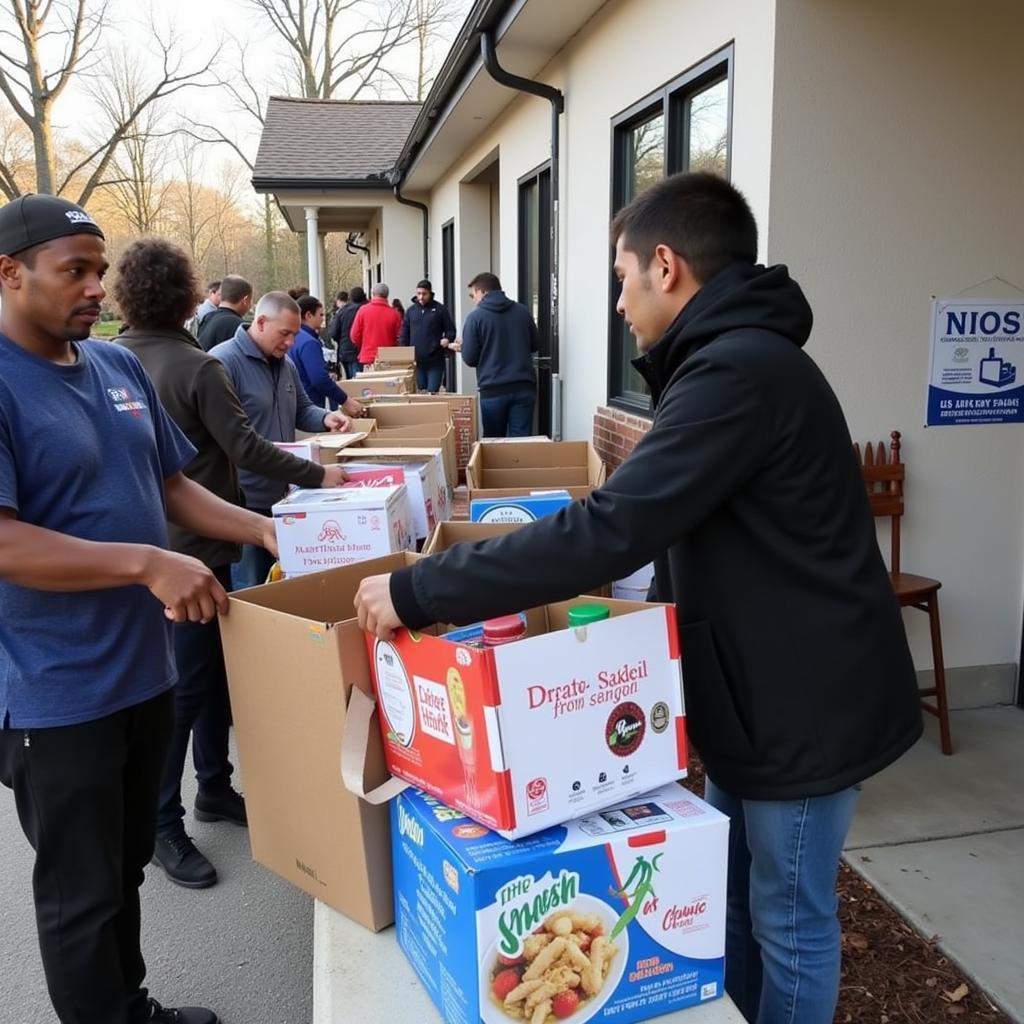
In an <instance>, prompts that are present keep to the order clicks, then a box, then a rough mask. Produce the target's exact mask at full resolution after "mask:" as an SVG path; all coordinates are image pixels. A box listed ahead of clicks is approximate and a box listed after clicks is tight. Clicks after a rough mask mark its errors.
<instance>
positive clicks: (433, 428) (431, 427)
mask: <svg viewBox="0 0 1024 1024" xmlns="http://www.w3.org/2000/svg"><path fill="white" fill-rule="evenodd" d="M359 422H360V423H361V422H362V421H361V420H360V421H359ZM374 422H376V421H374ZM360 444H361V446H362V447H364V448H374V447H375V448H440V449H442V451H443V453H444V476H445V479H446V480H447V481H448V482H449V486H451V485H452V484H453V482H454V480H455V478H456V476H457V475H458V472H459V469H458V463H457V462H456V458H455V432H454V430H453V429H452V425H451V424H450V423H444V424H442V423H420V424H418V425H416V426H412V427H380V426H379V425H378V429H377V430H376V431H374V432H373V433H372V434H369V435H368V436H367V437H366V438H364V439H363V441H362V442H360Z"/></svg>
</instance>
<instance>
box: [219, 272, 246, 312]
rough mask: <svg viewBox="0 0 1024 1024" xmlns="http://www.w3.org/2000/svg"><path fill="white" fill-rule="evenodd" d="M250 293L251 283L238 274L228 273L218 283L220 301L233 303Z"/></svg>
mask: <svg viewBox="0 0 1024 1024" xmlns="http://www.w3.org/2000/svg"><path fill="white" fill-rule="evenodd" d="M250 295H252V285H251V284H249V282H248V281H246V279H245V278H244V277H239V276H238V274H228V276H227V277H225V278H224V280H223V281H221V283H220V301H221V302H230V303H231V304H232V305H234V304H235V303H236V302H241V301H242V299H245V298H247V297H248V296H250Z"/></svg>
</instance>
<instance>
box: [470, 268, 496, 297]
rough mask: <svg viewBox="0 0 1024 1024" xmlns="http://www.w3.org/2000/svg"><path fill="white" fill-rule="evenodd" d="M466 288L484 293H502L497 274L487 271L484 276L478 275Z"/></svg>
mask: <svg viewBox="0 0 1024 1024" xmlns="http://www.w3.org/2000/svg"><path fill="white" fill-rule="evenodd" d="M466 287H467V288H471V289H474V290H479V291H482V292H500V291H501V282H500V281H499V280H498V277H497V275H496V274H492V273H490V272H489V271H487V270H485V271H484V272H483V273H482V274H477V275H476V277H474V278H473V280H472V281H470V282H469V284H468V285H466Z"/></svg>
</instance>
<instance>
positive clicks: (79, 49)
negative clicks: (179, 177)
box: [0, 0, 210, 205]
mask: <svg viewBox="0 0 1024 1024" xmlns="http://www.w3.org/2000/svg"><path fill="white" fill-rule="evenodd" d="M106 24H107V7H106V2H105V0H104V2H102V3H100V4H98V5H97V4H95V3H94V4H92V6H90V5H89V0H0V43H2V45H0V93H2V94H3V95H4V96H5V97H6V99H7V101H8V103H10V105H11V108H12V109H13V111H14V113H15V115H16V116H17V117H18V118H19V119H20V120H21V122H22V123H23V124H24V125H25V126H26V127H27V128H28V130H29V131H30V132H31V134H32V141H33V152H34V161H35V190H36V191H37V192H46V193H51V194H54V195H62V194H63V193H64V192H65V191H66V190H67V189H68V188H70V187H71V186H72V183H75V186H76V187H75V192H76V193H77V195H76V200H77V202H79V203H81V204H83V205H84V204H85V203H87V202H88V201H89V197H90V196H91V195H92V193H93V192H94V191H95V190H96V188H97V187H98V186H99V185H100V184H101V183H102V182H103V178H104V175H105V174H106V172H107V170H108V168H109V166H110V164H111V161H112V160H113V158H114V153H115V151H116V150H117V148H118V147H119V146H120V145H121V143H122V142H123V141H124V140H125V138H126V137H127V136H128V135H129V134H131V133H132V132H133V131H134V130H135V128H136V125H137V123H138V121H139V118H140V116H141V115H142V114H143V113H144V112H145V111H146V110H147V109H148V108H149V107H150V106H152V105H153V104H154V103H155V102H156V101H157V100H158V99H160V98H161V97H163V96H169V95H171V94H172V93H175V92H178V91H179V90H180V89H183V88H186V87H187V86H190V85H198V84H201V80H202V78H203V77H204V76H205V74H206V72H207V70H208V69H209V65H210V61H209V60H208V61H206V62H205V63H204V64H203V65H202V66H199V67H196V68H194V69H193V70H185V69H184V66H183V65H184V58H183V57H182V56H181V55H180V53H178V52H177V48H176V46H175V44H174V40H173V37H172V38H170V39H168V40H167V41H166V42H165V41H163V40H161V39H159V38H157V39H156V44H157V47H158V49H159V52H160V54H161V57H162V62H161V72H160V74H159V76H158V77H156V78H155V79H154V80H152V81H150V82H148V83H146V85H145V87H143V88H141V90H140V91H139V93H138V95H137V97H136V101H135V103H134V104H130V105H126V106H124V107H123V108H119V109H118V112H117V115H116V116H115V117H113V118H112V120H111V123H110V124H108V125H106V126H105V130H104V131H103V133H102V136H103V137H102V140H101V141H98V142H97V143H96V144H95V145H93V146H91V147H90V148H89V150H88V152H87V153H85V155H84V156H83V157H82V159H81V160H80V161H78V162H77V163H76V164H74V165H73V166H72V167H70V168H68V169H67V170H66V171H63V172H62V174H60V175H58V173H57V167H56V160H55V156H54V146H53V110H54V105H55V104H56V102H57V100H58V99H59V98H60V96H61V94H62V93H63V92H64V90H65V89H66V87H67V85H68V83H69V82H70V81H71V79H72V77H73V76H75V75H77V76H84V75H86V74H92V75H94V76H97V77H98V75H99V71H98V63H99V61H100V60H101V55H100V51H99V50H98V48H97V47H98V43H99V41H100V37H101V35H102V33H103V31H104V29H105V27H106ZM154 35H155V33H154ZM58 50H59V51H60V58H59V59H58V60H57V61H56V62H55V64H53V65H52V66H51V65H50V64H49V63H48V61H47V55H48V54H50V53H52V52H55V51H58ZM44 51H46V53H45V54H44ZM101 88H102V87H101ZM110 112H111V111H109V110H108V113H110ZM10 172H11V169H10V168H9V167H8V166H6V164H4V163H3V162H0V191H2V192H3V194H4V195H6V196H7V198H8V199H13V198H14V197H15V196H17V195H20V194H21V189H20V187H18V185H17V182H16V180H15V178H14V175H12V174H11V173H10ZM83 177H84V181H83V180H82V179H83ZM79 181H81V184H80V185H78V184H77V183H78V182H79Z"/></svg>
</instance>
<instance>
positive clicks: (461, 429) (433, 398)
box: [370, 392, 480, 486]
mask: <svg viewBox="0 0 1024 1024" xmlns="http://www.w3.org/2000/svg"><path fill="white" fill-rule="evenodd" d="M437 402H444V403H445V404H446V405H447V406H448V410H449V412H450V413H451V418H452V425H453V426H454V427H455V457H456V462H457V466H458V471H459V476H458V480H453V486H454V485H457V484H464V483H465V482H466V465H467V463H468V462H469V457H470V455H472V453H473V445H475V444H476V442H477V441H478V440H479V437H480V426H479V419H480V417H479V413H478V411H477V396H476V395H475V394H474V395H461V394H453V393H451V392H444V393H442V394H438V395H400V396H399V395H382V396H381V397H379V398H376V399H374V404H373V406H372V408H371V410H370V415H371V416H372V415H373V414H374V412H375V410H377V409H379V408H380V407H381V406H382V405H385V404H387V405H397V404H402V405H422V404H425V403H426V404H431V403H433V404H436V403H437Z"/></svg>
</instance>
